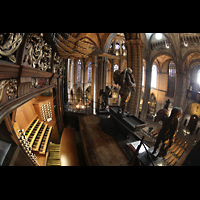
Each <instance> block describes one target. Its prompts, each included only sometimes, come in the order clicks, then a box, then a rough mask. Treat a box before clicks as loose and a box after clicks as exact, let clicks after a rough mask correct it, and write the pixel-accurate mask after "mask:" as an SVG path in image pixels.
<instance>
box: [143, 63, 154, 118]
mask: <svg viewBox="0 0 200 200" xmlns="http://www.w3.org/2000/svg"><path fill="white" fill-rule="evenodd" d="M151 71H152V64H151V63H150V59H146V80H145V90H144V98H143V105H142V111H141V115H140V118H141V120H145V119H146V116H147V111H148V101H149V97H150V91H151Z"/></svg>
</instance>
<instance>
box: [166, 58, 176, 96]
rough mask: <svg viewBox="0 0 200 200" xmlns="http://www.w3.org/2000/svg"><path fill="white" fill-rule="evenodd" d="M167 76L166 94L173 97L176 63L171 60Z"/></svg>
mask: <svg viewBox="0 0 200 200" xmlns="http://www.w3.org/2000/svg"><path fill="white" fill-rule="evenodd" d="M168 73H169V76H168V88H167V96H168V97H171V98H173V97H174V90H175V77H176V65H175V63H174V62H173V61H171V62H170V63H169V72H168Z"/></svg>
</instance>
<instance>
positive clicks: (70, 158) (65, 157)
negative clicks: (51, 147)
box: [60, 128, 80, 166]
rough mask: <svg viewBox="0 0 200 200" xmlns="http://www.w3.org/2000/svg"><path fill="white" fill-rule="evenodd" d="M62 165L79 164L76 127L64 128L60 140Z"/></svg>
mask: <svg viewBox="0 0 200 200" xmlns="http://www.w3.org/2000/svg"><path fill="white" fill-rule="evenodd" d="M60 165H61V166H79V165H80V164H79V158H78V152H77V147H76V137H75V129H74V128H64V130H63V132H62V137H61V141H60Z"/></svg>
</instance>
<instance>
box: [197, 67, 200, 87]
mask: <svg viewBox="0 0 200 200" xmlns="http://www.w3.org/2000/svg"><path fill="white" fill-rule="evenodd" d="M197 83H198V84H199V85H200V69H199V70H198V72H197Z"/></svg>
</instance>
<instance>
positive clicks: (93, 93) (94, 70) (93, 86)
mask: <svg viewBox="0 0 200 200" xmlns="http://www.w3.org/2000/svg"><path fill="white" fill-rule="evenodd" d="M97 66H98V65H97V56H93V57H92V81H91V100H92V114H96V101H97V91H96V87H97Z"/></svg>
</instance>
